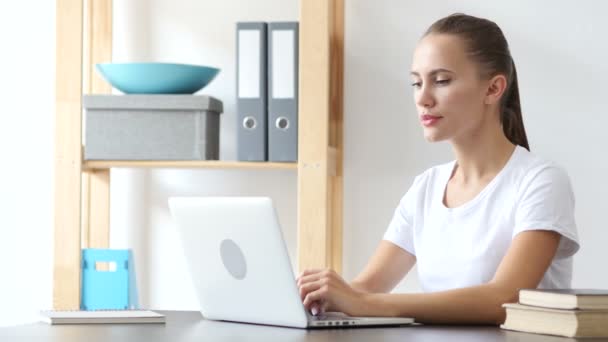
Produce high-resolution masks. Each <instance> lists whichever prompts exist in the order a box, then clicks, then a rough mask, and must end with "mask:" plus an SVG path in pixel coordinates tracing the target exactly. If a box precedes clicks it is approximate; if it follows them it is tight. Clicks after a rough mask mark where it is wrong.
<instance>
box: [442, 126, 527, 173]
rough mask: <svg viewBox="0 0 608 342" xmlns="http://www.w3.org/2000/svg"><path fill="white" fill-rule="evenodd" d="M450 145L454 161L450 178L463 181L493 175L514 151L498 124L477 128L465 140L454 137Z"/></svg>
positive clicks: (512, 145) (513, 146)
mask: <svg viewBox="0 0 608 342" xmlns="http://www.w3.org/2000/svg"><path fill="white" fill-rule="evenodd" d="M452 147H453V149H454V154H455V155H456V163H457V166H456V168H455V170H454V174H453V175H452V178H454V180H456V181H458V182H459V183H463V184H467V183H475V182H479V181H483V180H484V179H487V178H493V177H494V176H495V175H496V174H497V173H498V172H500V170H502V168H503V167H504V166H505V164H506V163H507V162H508V161H509V159H510V158H511V155H512V154H513V151H514V150H515V145H514V144H513V143H511V142H510V141H509V140H508V139H507V137H506V136H505V135H504V133H503V131H502V127H501V126H500V125H492V127H491V128H489V127H486V128H483V129H479V130H478V131H477V132H476V133H475V134H472V135H470V137H468V138H466V139H459V140H457V141H456V140H454V141H452Z"/></svg>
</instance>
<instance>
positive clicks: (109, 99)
mask: <svg viewBox="0 0 608 342" xmlns="http://www.w3.org/2000/svg"><path fill="white" fill-rule="evenodd" d="M82 102H83V105H84V108H85V109H148V110H197V111H208V112H215V113H218V114H220V113H222V112H223V110H224V107H223V104H222V101H220V100H218V99H216V98H214V97H211V96H207V95H83V99H82Z"/></svg>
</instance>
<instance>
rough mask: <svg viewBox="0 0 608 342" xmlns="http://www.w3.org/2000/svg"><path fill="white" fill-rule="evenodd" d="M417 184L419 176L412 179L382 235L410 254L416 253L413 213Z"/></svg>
mask: <svg viewBox="0 0 608 342" xmlns="http://www.w3.org/2000/svg"><path fill="white" fill-rule="evenodd" d="M418 184H419V177H417V178H416V180H414V184H412V186H411V187H410V188H409V190H408V191H407V192H406V193H405V195H404V196H403V197H402V198H401V201H399V205H398V206H397V208H396V209H395V212H394V214H393V218H392V219H391V222H390V223H389V225H388V228H387V229H386V232H385V233H384V237H383V239H384V240H386V241H389V242H392V243H393V244H395V245H397V246H399V247H401V248H402V249H404V250H405V251H407V252H409V253H410V254H412V255H416V248H415V247H414V217H413V214H414V212H415V210H416V208H415V205H416V202H417V199H416V198H415V197H416V196H417V193H418V191H417V188H418Z"/></svg>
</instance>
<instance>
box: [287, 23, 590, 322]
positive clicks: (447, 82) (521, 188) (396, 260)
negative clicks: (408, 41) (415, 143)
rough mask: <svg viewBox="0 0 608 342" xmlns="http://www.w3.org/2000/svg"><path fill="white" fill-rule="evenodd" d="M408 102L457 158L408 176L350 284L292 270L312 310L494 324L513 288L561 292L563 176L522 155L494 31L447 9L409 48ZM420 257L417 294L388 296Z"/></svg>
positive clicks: (568, 248)
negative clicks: (386, 223) (388, 218)
mask: <svg viewBox="0 0 608 342" xmlns="http://www.w3.org/2000/svg"><path fill="white" fill-rule="evenodd" d="M411 77H412V80H413V82H412V86H413V92H414V100H415V103H416V107H417V110H418V115H419V117H420V122H421V124H422V127H423V130H424V136H425V138H426V139H427V140H428V141H431V142H435V141H444V140H447V141H449V142H450V144H451V145H452V147H453V150H454V154H455V159H456V160H455V161H453V162H450V163H447V164H443V165H439V166H436V167H433V168H431V169H429V170H427V171H426V172H424V173H422V174H421V175H419V176H418V177H416V179H415V180H414V182H413V184H412V186H411V188H410V189H409V190H408V191H407V193H406V194H405V195H404V196H403V198H402V199H401V201H400V203H399V206H398V207H397V209H396V210H395V213H394V216H393V219H392V221H391V223H390V225H389V227H388V229H387V231H386V233H385V235H384V240H383V241H381V242H380V244H379V246H378V248H377V250H376V252H375V254H374V255H373V256H372V257H371V259H370V261H369V262H368V264H367V266H366V267H365V269H364V270H363V272H361V273H360V274H359V275H358V276H357V277H356V278H355V279H354V281H352V283H350V284H349V283H347V282H346V281H344V280H343V279H342V278H341V277H340V276H339V275H338V274H336V273H335V272H334V271H332V270H306V271H304V272H303V273H302V274H301V275H300V276H299V277H298V286H299V289H300V294H301V297H302V300H303V303H304V306H305V307H306V308H307V309H309V310H311V312H312V313H313V314H317V313H318V312H322V311H326V310H327V311H342V312H345V313H347V314H350V315H355V316H404V317H414V318H415V319H416V320H417V321H419V322H427V323H482V324H483V323H487V324H500V323H502V322H503V321H504V319H505V311H504V309H503V308H502V304H503V303H508V302H516V301H517V298H518V289H520V288H536V287H540V288H568V287H570V283H571V278H572V255H573V254H574V253H575V252H576V251H577V250H578V248H579V245H578V237H577V231H576V224H575V221H574V195H573V193H572V188H571V185H570V181H569V179H568V175H567V174H566V173H565V172H564V171H563V170H562V169H561V168H559V167H558V166H557V165H555V164H554V163H552V162H549V161H546V160H543V159H541V158H539V157H538V156H536V155H534V154H532V153H531V152H529V146H528V141H527V138H526V133H525V131H524V125H523V121H522V114H521V110H520V103H519V91H518V86H517V73H516V71H515V64H514V63H513V59H512V57H511V54H510V52H509V47H508V44H507V41H506V39H505V37H504V36H503V33H502V31H501V30H500V28H499V27H498V26H497V25H496V24H495V23H494V22H491V21H489V20H486V19H481V18H476V17H472V16H468V15H463V14H454V15H450V16H448V17H446V18H443V19H441V20H439V21H437V22H436V23H434V24H433V25H432V26H431V27H430V28H429V29H428V31H427V32H426V33H425V34H424V36H423V37H422V39H421V40H420V42H419V43H418V46H417V47H416V50H415V52H414V58H413V63H412V70H411ZM414 264H417V268H418V277H419V279H420V283H421V285H422V289H423V293H404V294H392V293H388V292H390V291H391V289H393V288H394V287H395V286H396V285H397V284H398V283H399V281H400V280H401V279H402V278H403V277H404V276H405V275H406V274H407V273H408V272H409V271H410V269H411V268H412V267H413V266H414Z"/></svg>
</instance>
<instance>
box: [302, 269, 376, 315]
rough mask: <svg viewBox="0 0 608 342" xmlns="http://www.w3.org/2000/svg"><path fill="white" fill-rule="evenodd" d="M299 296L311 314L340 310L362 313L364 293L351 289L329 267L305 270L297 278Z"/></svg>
mask: <svg viewBox="0 0 608 342" xmlns="http://www.w3.org/2000/svg"><path fill="white" fill-rule="evenodd" d="M297 285H298V289H299V291H300V298H301V299H302V302H303V303H304V307H305V308H306V310H310V311H311V312H312V314H313V315H317V314H319V313H323V312H325V311H340V312H343V313H345V314H347V315H351V316H355V315H362V314H364V313H363V311H364V308H365V304H364V301H365V293H364V292H361V291H358V290H355V289H353V288H352V287H351V286H350V285H349V284H348V283H346V281H344V279H342V277H340V276H339V275H338V274H337V273H336V272H334V271H333V270H330V269H325V270H305V271H304V272H302V274H300V276H299V277H298V279H297Z"/></svg>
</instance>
